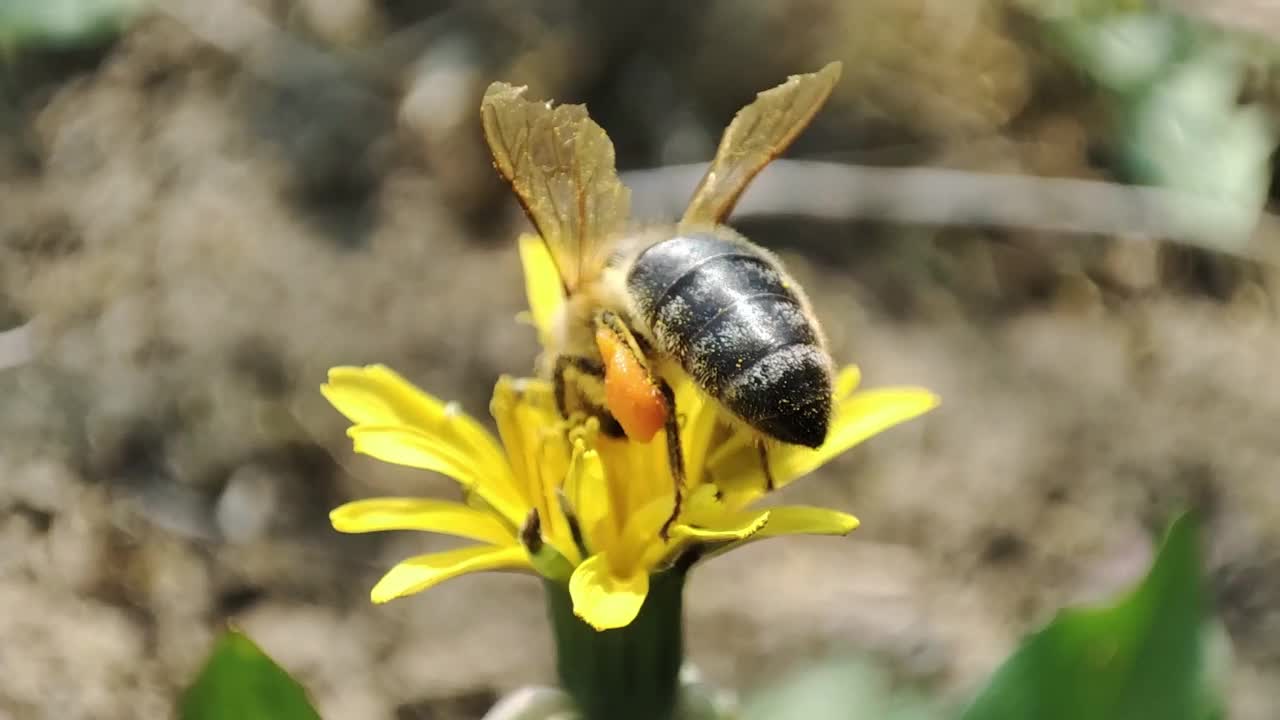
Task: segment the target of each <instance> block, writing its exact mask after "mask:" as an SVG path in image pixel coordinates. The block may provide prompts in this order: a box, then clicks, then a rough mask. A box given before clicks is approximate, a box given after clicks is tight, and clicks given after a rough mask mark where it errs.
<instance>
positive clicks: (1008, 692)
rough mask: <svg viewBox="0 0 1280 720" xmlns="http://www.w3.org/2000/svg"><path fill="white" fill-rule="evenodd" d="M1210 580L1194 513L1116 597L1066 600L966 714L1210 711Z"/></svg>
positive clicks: (1031, 717) (1026, 717)
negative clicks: (1086, 604)
mask: <svg viewBox="0 0 1280 720" xmlns="http://www.w3.org/2000/svg"><path fill="white" fill-rule="evenodd" d="M1207 627H1208V624H1207V623H1206V621H1205V590H1204V586H1203V583H1202V580H1201V577H1200V548H1199V533H1198V529H1197V527H1196V523H1195V521H1194V519H1193V518H1192V517H1191V516H1189V515H1184V516H1182V517H1180V518H1179V519H1178V520H1176V521H1175V522H1174V523H1173V525H1172V526H1171V528H1170V530H1169V533H1168V535H1167V536H1166V537H1165V541H1164V545H1163V547H1162V548H1161V550H1160V554H1159V555H1158V556H1157V557H1156V560H1155V563H1154V564H1153V565H1152V567H1151V570H1150V571H1149V572H1148V574H1147V577H1146V579H1144V580H1143V582H1142V583H1141V584H1140V585H1139V586H1138V587H1137V589H1136V590H1134V591H1133V592H1131V593H1130V594H1129V596H1128V597H1126V598H1125V599H1123V600H1121V601H1120V602H1119V603H1117V604H1115V605H1113V606H1111V607H1103V608H1089V609H1072V610H1064V611H1062V612H1061V613H1059V615H1058V616H1057V617H1056V618H1055V619H1054V620H1053V622H1051V623H1050V624H1049V625H1048V626H1046V627H1045V628H1044V629H1043V630H1041V631H1039V632H1038V633H1036V634H1034V635H1032V636H1031V637H1030V638H1028V639H1027V640H1026V641H1025V642H1024V643H1023V645H1022V647H1021V648H1020V649H1019V650H1018V651H1017V652H1016V653H1014V655H1013V656H1012V657H1011V658H1009V659H1008V660H1007V661H1005V664H1004V665H1003V666H1002V667H1001V668H1000V669H999V670H997V671H996V674H995V676H994V677H993V678H992V679H991V683H990V685H988V686H987V688H986V689H985V690H984V691H983V692H982V693H980V694H979V696H978V698H977V699H976V700H975V701H974V702H973V703H972V704H971V705H970V706H969V707H968V709H967V710H966V711H965V712H964V714H963V716H962V717H963V720H1081V719H1082V718H1088V719H1089V720H1207V719H1208V718H1210V717H1214V716H1215V715H1214V713H1215V712H1216V711H1217V710H1218V709H1220V707H1221V705H1220V704H1219V703H1218V702H1216V700H1215V699H1214V698H1212V697H1211V695H1213V693H1214V688H1211V687H1210V686H1209V681H1208V672H1207V670H1208V668H1207V667H1206V665H1207V663H1206V658H1205V648H1204V638H1205V636H1206V633H1205V629H1206V628H1207Z"/></svg>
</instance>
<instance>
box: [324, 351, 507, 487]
mask: <svg viewBox="0 0 1280 720" xmlns="http://www.w3.org/2000/svg"><path fill="white" fill-rule="evenodd" d="M320 392H321V394H323V395H324V396H325V398H326V399H327V400H328V401H329V402H330V404H332V405H333V406H334V407H335V408H337V410H338V412H340V413H342V414H343V415H345V416H346V417H347V419H348V420H350V421H351V422H352V423H355V424H357V425H409V426H411V427H414V428H416V429H418V430H420V431H422V432H425V433H427V434H433V435H441V436H443V437H444V438H445V439H448V440H450V441H453V442H455V443H457V444H462V445H465V446H466V447H467V448H468V450H469V451H470V452H472V453H473V454H476V455H478V456H483V457H484V461H485V462H487V463H493V462H496V461H498V460H500V459H501V458H502V457H503V455H502V448H500V447H498V443H497V442H496V441H495V440H494V439H493V436H492V435H490V434H489V433H488V432H486V431H485V429H484V427H483V426H482V425H481V424H480V423H479V422H477V421H476V420H475V419H474V418H472V417H470V416H469V415H467V414H465V413H462V412H460V411H459V410H458V407H457V405H455V404H453V403H445V402H442V401H441V400H440V399H439V398H437V397H434V396H432V395H430V394H428V393H425V392H423V391H422V390H420V389H418V387H417V386H415V385H414V384H413V383H411V382H409V381H408V380H406V379H405V378H404V377H402V376H401V375H400V374H399V373H397V372H395V371H394V370H392V369H391V368H389V367H387V366H385V365H368V366H365V367H335V368H332V369H330V370H329V382H328V383H326V384H324V385H321V386H320Z"/></svg>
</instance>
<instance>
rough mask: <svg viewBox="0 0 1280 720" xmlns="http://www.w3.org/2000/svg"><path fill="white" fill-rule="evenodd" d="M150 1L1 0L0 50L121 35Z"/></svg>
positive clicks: (86, 40)
mask: <svg viewBox="0 0 1280 720" xmlns="http://www.w3.org/2000/svg"><path fill="white" fill-rule="evenodd" d="M149 2H150V0H0V47H12V46H18V47H21V46H24V45H73V44H76V43H81V42H92V41H96V40H98V39H100V38H103V37H107V36H110V35H113V34H115V33H117V32H119V31H120V30H121V29H123V28H124V26H125V25H126V24H128V22H129V21H130V20H132V19H133V18H134V17H136V16H137V15H138V14H139V13H140V12H141V11H142V10H143V8H144V7H145V6H146V5H147V4H148V3H149Z"/></svg>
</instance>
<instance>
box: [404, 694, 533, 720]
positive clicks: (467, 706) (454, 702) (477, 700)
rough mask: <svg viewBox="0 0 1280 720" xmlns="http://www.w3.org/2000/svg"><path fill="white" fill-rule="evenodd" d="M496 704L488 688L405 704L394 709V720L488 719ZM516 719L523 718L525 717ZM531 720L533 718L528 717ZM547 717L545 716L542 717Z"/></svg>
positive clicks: (495, 698) (496, 697)
mask: <svg viewBox="0 0 1280 720" xmlns="http://www.w3.org/2000/svg"><path fill="white" fill-rule="evenodd" d="M497 702H498V694H497V693H496V692H494V691H493V690H492V689H490V688H482V689H478V690H472V691H470V692H464V693H459V694H457V695H451V696H448V697H437V698H428V699H425V700H415V701H414V702H411V703H405V704H404V705H401V706H399V707H397V708H396V714H395V718H396V720H472V719H473V718H480V717H485V718H487V717H490V715H487V714H486V713H488V712H489V710H490V709H491V708H493V706H494V704H495V703H497ZM516 717H519V718H524V717H526V716H525V715H518V716H516ZM529 717H530V720H532V717H533V716H529ZM542 717H547V716H545V715H544V716H542Z"/></svg>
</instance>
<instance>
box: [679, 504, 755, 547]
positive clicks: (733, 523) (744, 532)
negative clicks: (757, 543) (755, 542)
mask: <svg viewBox="0 0 1280 720" xmlns="http://www.w3.org/2000/svg"><path fill="white" fill-rule="evenodd" d="M771 516H772V513H771V512H770V511H769V510H760V511H758V512H735V513H724V514H722V515H720V516H719V517H717V518H714V519H712V520H710V521H708V522H707V523H706V524H703V525H697V526H693V525H682V524H676V525H675V527H673V528H671V536H672V538H673V539H679V540H684V539H688V540H693V541H697V542H729V541H734V540H745V539H747V538H749V537H751V536H753V535H755V534H756V533H758V532H760V531H761V530H762V529H764V528H766V527H768V526H769V524H770V522H771Z"/></svg>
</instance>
